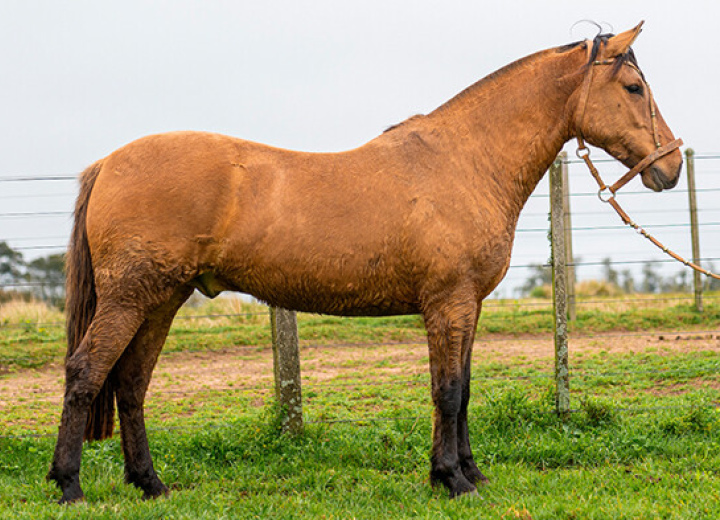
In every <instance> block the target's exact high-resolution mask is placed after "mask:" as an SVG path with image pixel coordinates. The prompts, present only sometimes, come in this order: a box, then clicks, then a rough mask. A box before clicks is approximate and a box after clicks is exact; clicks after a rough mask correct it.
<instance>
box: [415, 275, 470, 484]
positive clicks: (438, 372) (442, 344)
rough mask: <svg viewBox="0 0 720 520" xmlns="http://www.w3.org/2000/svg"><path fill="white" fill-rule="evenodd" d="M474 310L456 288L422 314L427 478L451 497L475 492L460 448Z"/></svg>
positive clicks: (466, 293) (466, 295)
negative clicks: (427, 380)
mask: <svg viewBox="0 0 720 520" xmlns="http://www.w3.org/2000/svg"><path fill="white" fill-rule="evenodd" d="M477 308H478V305H477V301H476V299H475V294H474V292H473V291H472V290H470V289H462V288H458V289H457V290H456V291H454V292H453V293H452V294H449V295H448V294H445V295H443V296H440V297H437V298H436V299H435V300H434V301H430V302H428V303H427V304H426V305H425V308H424V311H423V315H424V318H425V327H426V329H427V333H428V346H429V351H430V373H431V376H432V398H433V404H434V405H435V415H434V418H433V421H434V424H433V446H432V452H431V456H430V463H431V469H430V480H431V482H432V484H433V485H435V484H443V485H445V486H446V487H447V488H448V489H449V490H450V496H451V497H455V496H458V495H461V494H464V493H471V492H474V491H475V485H474V484H473V483H472V482H471V481H470V480H469V479H468V478H467V476H466V475H465V474H464V472H463V467H462V465H461V458H460V457H461V455H462V456H463V458H464V457H466V456H467V453H464V452H463V451H464V449H463V450H460V449H459V447H460V445H461V443H460V442H458V441H459V439H460V436H461V435H462V436H464V435H465V432H466V430H467V424H466V420H467V415H466V410H467V409H466V408H465V413H463V401H464V399H463V397H464V395H463V394H464V389H465V386H466V384H469V380H467V378H468V377H469V368H465V367H466V366H467V364H468V363H469V356H468V355H467V352H468V350H469V349H470V348H472V341H473V338H474V331H475V326H476V323H477ZM464 361H465V363H464ZM466 380H467V382H466ZM468 447H469V446H468ZM463 448H464V446H463ZM470 457H472V454H470Z"/></svg>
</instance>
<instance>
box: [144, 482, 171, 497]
mask: <svg viewBox="0 0 720 520" xmlns="http://www.w3.org/2000/svg"><path fill="white" fill-rule="evenodd" d="M167 496H170V490H169V489H168V488H167V486H166V485H165V484H163V483H162V482H160V485H159V486H158V487H155V488H153V489H151V490H144V491H143V496H142V499H143V500H155V499H156V498H161V497H167Z"/></svg>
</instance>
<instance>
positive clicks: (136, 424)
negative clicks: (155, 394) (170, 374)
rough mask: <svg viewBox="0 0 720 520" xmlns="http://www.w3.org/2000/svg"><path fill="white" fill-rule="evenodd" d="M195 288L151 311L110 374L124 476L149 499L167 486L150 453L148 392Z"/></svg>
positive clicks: (182, 292) (177, 294)
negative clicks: (178, 315)
mask: <svg viewBox="0 0 720 520" xmlns="http://www.w3.org/2000/svg"><path fill="white" fill-rule="evenodd" d="M192 292H193V289H192V288H190V287H182V288H180V289H178V290H177V291H176V292H175V293H174V294H173V296H172V298H171V299H170V300H169V301H168V302H167V303H165V304H164V305H162V306H160V307H159V308H158V309H156V310H154V311H153V312H151V313H150V314H148V317H147V318H146V319H145V321H144V322H143V324H142V325H141V326H140V328H139V329H138V331H137V333H136V334H135V337H134V338H133V340H132V342H131V343H130V345H129V346H128V348H127V349H126V350H125V352H123V354H122V356H121V357H120V359H119V360H118V362H117V363H116V364H115V368H113V371H112V373H111V375H110V377H111V378H112V381H113V386H114V388H115V392H116V394H115V395H116V398H117V406H118V415H119V417H120V432H121V435H122V447H123V453H124V454H125V480H126V481H127V482H128V483H129V484H133V485H135V486H136V487H138V488H140V489H142V491H143V498H146V499H147V498H154V497H158V496H161V495H165V494H167V492H168V489H167V487H166V486H165V484H163V483H162V482H161V481H160V479H159V478H158V476H157V473H155V468H154V467H153V462H152V458H151V456H150V448H149V446H148V439H147V434H146V432H145V417H144V409H143V407H144V402H145V393H146V392H147V388H148V385H149V384H150V378H151V375H152V371H153V369H154V368H155V363H156V362H157V358H158V356H159V355H160V351H161V350H162V347H163V345H164V344H165V339H166V337H167V334H168V331H169V330H170V325H172V321H173V318H174V317H175V314H176V313H177V311H178V309H179V308H180V307H181V306H182V304H183V303H185V301H186V300H187V299H188V297H189V296H190V295H191V294H192Z"/></svg>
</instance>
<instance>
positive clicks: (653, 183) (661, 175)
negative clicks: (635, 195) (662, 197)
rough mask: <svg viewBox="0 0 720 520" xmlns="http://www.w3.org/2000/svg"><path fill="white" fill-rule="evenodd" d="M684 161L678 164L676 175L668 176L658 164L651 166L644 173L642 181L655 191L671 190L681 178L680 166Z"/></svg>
mask: <svg viewBox="0 0 720 520" xmlns="http://www.w3.org/2000/svg"><path fill="white" fill-rule="evenodd" d="M681 167H682V163H680V166H678V171H677V172H676V173H675V175H674V176H672V177H671V178H668V176H667V175H665V172H663V171H662V169H660V167H658V166H656V165H652V166H650V167H649V168H648V169H647V170H645V171H644V172H643V173H642V182H643V184H644V185H645V187H647V188H650V189H651V190H653V191H662V190H669V189H672V188H674V187H675V186H676V185H677V183H678V180H679V179H680V168H681Z"/></svg>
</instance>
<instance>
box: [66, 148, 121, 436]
mask: <svg viewBox="0 0 720 520" xmlns="http://www.w3.org/2000/svg"><path fill="white" fill-rule="evenodd" d="M101 167H102V162H101V161H98V162H96V163H95V164H93V165H92V166H90V167H88V168H87V169H86V170H85V171H84V172H83V173H82V175H81V176H80V194H79V195H78V198H77V202H76V203H75V223H74V226H73V231H72V235H71V237H70V246H69V248H68V254H67V260H66V273H67V277H66V295H67V296H66V299H65V313H66V316H67V345H68V348H67V356H66V358H65V359H66V360H67V359H69V358H70V356H72V355H73V353H74V352H75V351H76V350H77V348H78V347H79V346H80V343H81V342H82V340H83V338H84V337H85V333H86V332H87V330H88V328H89V327H90V323H91V322H92V320H93V317H94V316H95V307H96V304H97V294H96V293H95V274H94V272H93V266H92V259H91V258H90V247H89V245H88V239H87V223H86V218H87V207H88V200H90V194H91V193H92V189H93V186H94V185H95V180H96V179H97V176H98V173H100V168H101ZM114 420H115V392H114V390H113V388H112V386H111V385H110V378H108V379H107V380H106V381H105V383H104V384H103V386H102V388H101V389H100V392H99V393H98V395H97V396H96V397H95V400H94V401H93V403H92V405H90V412H89V415H88V422H87V426H86V427H85V439H86V440H100V439H104V438H106V437H110V436H111V435H112V433H113V427H114Z"/></svg>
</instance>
